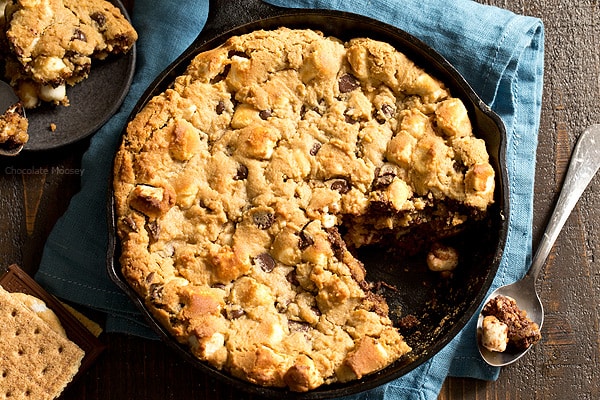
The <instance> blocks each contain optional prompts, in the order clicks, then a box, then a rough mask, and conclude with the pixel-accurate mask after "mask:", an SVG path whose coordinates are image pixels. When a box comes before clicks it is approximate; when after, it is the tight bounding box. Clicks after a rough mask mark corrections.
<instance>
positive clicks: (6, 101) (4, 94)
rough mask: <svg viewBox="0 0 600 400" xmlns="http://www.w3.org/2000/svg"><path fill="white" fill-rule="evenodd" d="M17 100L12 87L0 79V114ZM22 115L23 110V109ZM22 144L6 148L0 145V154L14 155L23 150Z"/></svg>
mask: <svg viewBox="0 0 600 400" xmlns="http://www.w3.org/2000/svg"><path fill="white" fill-rule="evenodd" d="M18 102H19V97H18V96H17V95H16V93H15V91H14V90H13V88H12V87H11V86H10V85H9V84H8V83H6V82H4V81H0V115H1V114H4V113H5V112H6V110H8V109H9V108H10V107H12V106H14V105H15V104H17V103H18ZM23 116H25V111H24V110H23ZM23 146H24V145H20V146H17V147H10V148H7V147H5V146H2V145H0V156H16V155H17V154H19V153H20V152H21V150H23Z"/></svg>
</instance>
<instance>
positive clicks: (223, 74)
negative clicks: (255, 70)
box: [210, 64, 231, 85]
mask: <svg viewBox="0 0 600 400" xmlns="http://www.w3.org/2000/svg"><path fill="white" fill-rule="evenodd" d="M230 69H231V64H227V65H226V66H225V67H224V68H223V71H221V72H220V73H219V74H217V75H216V76H215V77H214V78H212V79H211V80H210V83H211V84H213V85H214V84H215V83H219V82H221V81H222V80H224V79H225V78H227V75H228V74H229V70H230Z"/></svg>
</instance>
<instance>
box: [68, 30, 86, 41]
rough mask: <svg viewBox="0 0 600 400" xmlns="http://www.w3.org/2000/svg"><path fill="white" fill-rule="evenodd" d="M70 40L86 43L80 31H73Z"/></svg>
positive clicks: (83, 34)
mask: <svg viewBox="0 0 600 400" xmlns="http://www.w3.org/2000/svg"><path fill="white" fill-rule="evenodd" d="M71 40H81V41H82V42H87V37H86V36H85V33H83V32H82V31H81V30H80V29H75V31H74V32H73V36H72V37H71Z"/></svg>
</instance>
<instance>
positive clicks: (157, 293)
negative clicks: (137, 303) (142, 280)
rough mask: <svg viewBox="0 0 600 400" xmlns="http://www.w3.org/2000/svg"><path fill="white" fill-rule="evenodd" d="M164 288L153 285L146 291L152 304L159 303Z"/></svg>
mask: <svg viewBox="0 0 600 400" xmlns="http://www.w3.org/2000/svg"><path fill="white" fill-rule="evenodd" d="M163 289H164V286H163V285H162V284H159V283H153V284H152V285H150V288H149V289H148V294H149V295H150V299H151V300H152V301H154V302H157V301H159V300H160V299H161V298H162V293H163Z"/></svg>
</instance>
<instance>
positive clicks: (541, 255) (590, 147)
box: [477, 125, 600, 367]
mask: <svg viewBox="0 0 600 400" xmlns="http://www.w3.org/2000/svg"><path fill="white" fill-rule="evenodd" d="M599 167H600V125H592V126H590V127H588V128H587V129H586V130H585V131H584V132H583V133H582V134H581V136H580V137H579V140H578V141H577V144H576V145H575V149H574V150H573V153H572V155H571V160H570V162H569V168H568V170H567V175H566V176H565V180H564V183H563V187H562V189H561V192H560V195H559V197H558V200H557V202H556V206H555V207H554V211H553V212H552V216H551V217H550V221H549V222H548V226H547V227H546V231H545V232H544V235H543V237H542V240H541V242H540V244H539V246H538V249H537V251H536V253H535V256H534V257H533V261H532V263H531V266H530V268H529V271H528V272H527V274H526V275H525V277H523V279H521V280H519V281H517V282H515V283H512V284H510V285H506V286H501V287H499V288H498V289H496V290H495V291H494V292H492V294H491V295H490V296H489V297H488V298H487V299H486V301H485V302H484V304H487V302H488V301H489V300H490V299H493V298H495V297H496V296H498V295H504V296H507V297H512V298H513V299H514V300H515V301H516V303H517V306H518V307H519V308H520V309H521V310H525V311H526V312H527V317H528V318H529V319H530V320H531V321H533V322H535V323H536V324H538V326H539V327H540V329H541V328H542V324H543V322H544V307H543V305H542V302H541V300H540V297H539V296H538V294H537V290H536V281H537V277H538V275H539V273H540V271H541V269H542V266H543V265H544V263H545V262H546V259H547V258H548V254H550V250H551V249H552V246H553V245H554V242H555V241H556V238H557V237H558V234H559V233H560V231H561V229H562V227H563V225H564V224H565V221H566V220H567V218H568V217H569V215H570V214H571V211H572V210H573V208H574V207H575V204H577V201H578V200H579V198H580V197H581V195H582V194H583V191H584V190H585V188H586V187H587V186H588V184H589V183H590V181H591V180H592V178H593V177H594V175H595V174H596V172H597V171H598V168H599ZM482 323H483V315H482V314H481V313H480V314H479V318H478V320H477V346H478V348H479V353H480V354H481V357H482V358H483V359H484V360H485V361H486V362H487V363H488V364H490V365H492V366H495V367H501V366H504V365H508V364H511V363H513V362H515V361H517V360H518V359H519V358H521V357H522V356H523V355H525V354H526V353H527V352H528V351H529V350H530V349H531V347H532V346H529V347H527V348H526V349H525V350H520V351H511V350H507V351H504V352H495V351H490V350H488V349H487V348H486V347H484V346H483V345H482V341H481V336H482V332H481V331H482Z"/></svg>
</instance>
